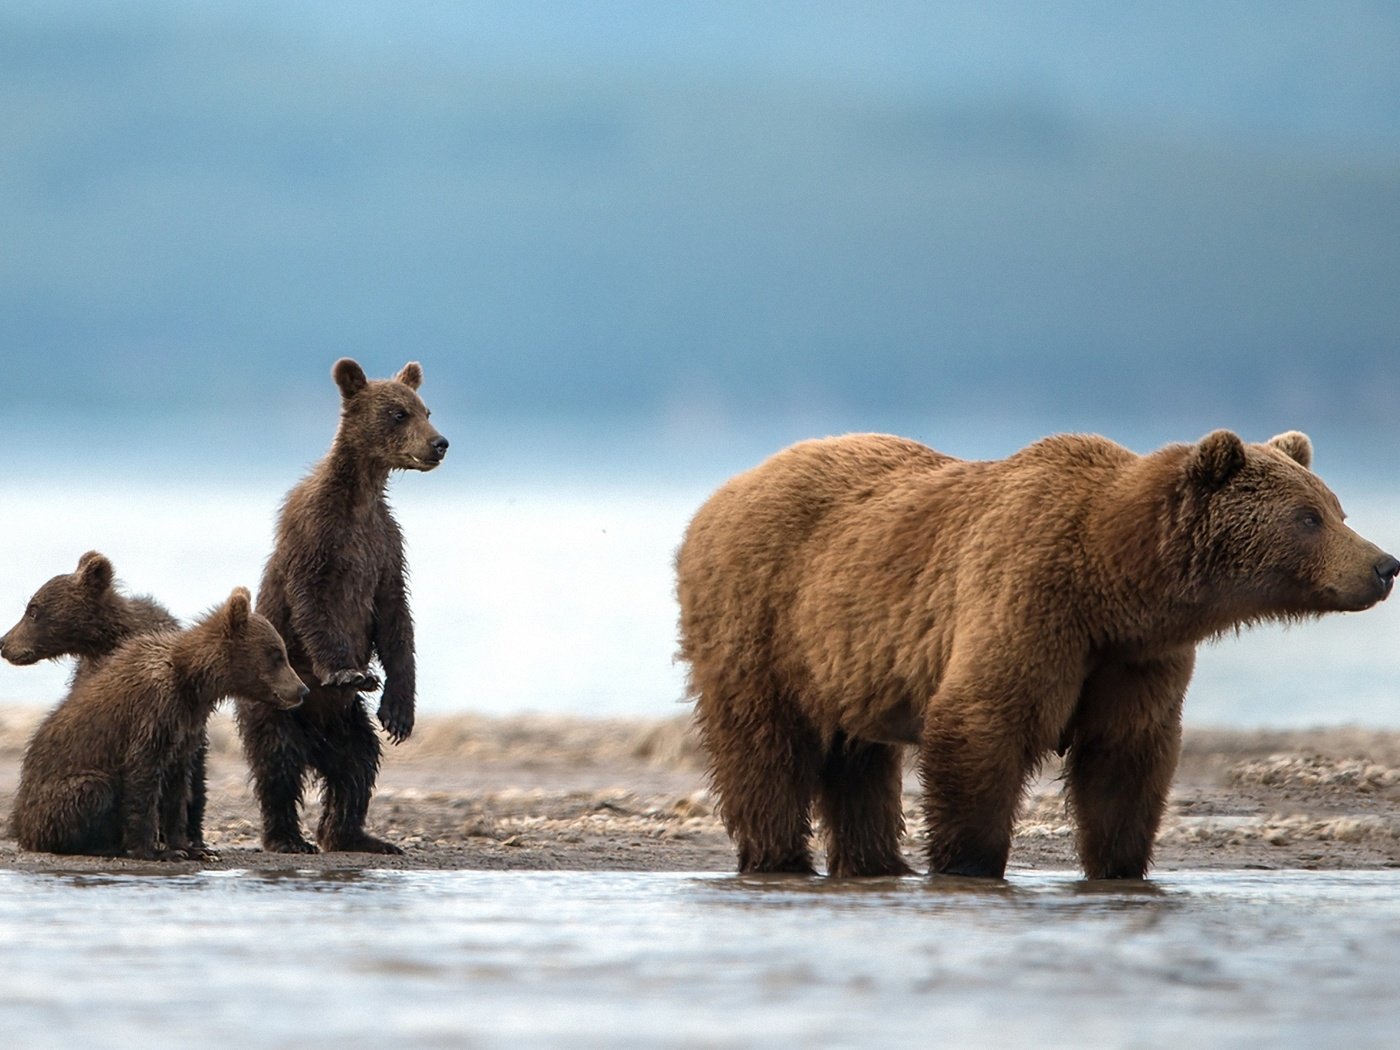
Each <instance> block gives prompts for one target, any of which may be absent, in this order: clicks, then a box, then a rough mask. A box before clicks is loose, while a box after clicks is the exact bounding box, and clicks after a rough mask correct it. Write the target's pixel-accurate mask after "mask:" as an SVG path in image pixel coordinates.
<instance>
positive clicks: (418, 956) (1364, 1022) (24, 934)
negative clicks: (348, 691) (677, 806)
mask: <svg viewBox="0 0 1400 1050" xmlns="http://www.w3.org/2000/svg"><path fill="white" fill-rule="evenodd" d="M79 890H81V891H82V892H76V891H79ZM0 935H3V943H2V944H0V947H3V951H4V957H5V962H6V972H7V974H9V975H11V976H10V977H8V978H7V981H6V982H5V983H4V984H3V985H0V1018H3V1021H4V1024H5V1030H6V1034H7V1043H8V1044H9V1045H16V1046H25V1047H47V1046H53V1047H58V1046H70V1045H77V1044H82V1045H85V1046H119V1047H126V1046H130V1047H138V1046H139V1047H147V1046H149V1045H151V1044H152V1042H154V1041H156V1040H160V1041H167V1040H174V1039H189V1040H192V1041H195V1042H200V1043H202V1042H203V1041H204V1040H205V1039H206V1038H207V1036H208V1033H210V1032H214V1031H217V1032H219V1033H221V1037H222V1038H224V1039H226V1040H228V1041H234V1040H236V1041H238V1042H239V1043H240V1045H242V1046H244V1047H249V1048H252V1047H262V1046H269V1047H270V1046H298V1047H332V1046H334V1047H344V1046H347V1045H352V1046H353V1045H377V1044H381V1043H393V1044H394V1045H395V1046H407V1047H417V1046H438V1045H461V1044H463V1043H473V1042H480V1043H484V1044H492V1045H494V1044H499V1043H504V1042H512V1043H514V1042H524V1043H526V1044H532V1043H533V1044H539V1043H544V1044H551V1043H552V1044H568V1045H584V1046H591V1045H597V1046H604V1045H606V1046H615V1045H639V1046H653V1045H722V1046H745V1045H775V1044H783V1043H790V1044H802V1045H815V1044H821V1045H835V1046H843V1045H851V1046H856V1045H862V1046H863V1045H889V1044H891V1043H894V1042H906V1041H907V1042H909V1043H911V1044H913V1043H916V1042H920V1043H921V1042H926V1041H927V1040H928V1037H929V1035H930V1034H932V1033H937V1035H938V1041H939V1042H963V1043H968V1044H971V1045H986V1044H988V1043H989V1042H993V1043H997V1044H1005V1045H1012V1044H1020V1043H1032V1042H1033V1043H1034V1044H1035V1045H1037V1046H1095V1045H1106V1046H1121V1045H1126V1044H1132V1045H1136V1046H1168V1045H1170V1046H1193V1047H1194V1046H1242V1047H1243V1046H1251V1045H1259V1044H1260V1043H1262V1042H1267V1043H1268V1044H1269V1045H1272V1046H1283V1047H1292V1046H1297V1047H1305V1046H1307V1047H1312V1046H1318V1045H1339V1044H1342V1043H1345V1044H1346V1045H1349V1046H1368V1045H1375V1046H1381V1045H1388V1037H1389V1035H1390V1034H1391V1033H1393V1031H1395V1030H1396V1026H1397V1025H1400V1002H1397V1000H1396V997H1394V996H1393V995H1392V994H1391V993H1390V988H1389V975H1390V974H1393V973H1394V972H1396V969H1397V967H1400V873H1397V872H1351V873H1312V872H1292V873H1275V872H1227V873H1186V874H1180V873H1178V874H1171V875H1163V876H1161V877H1159V878H1157V879H1155V880H1154V881H1153V882H1151V883H1145V884H1144V883H1095V882H1084V881H1081V880H1079V879H1077V878H1075V877H1074V876H1073V875H1071V874H1069V873H1064V874H1043V873H1034V874H1029V873H1020V872H1013V873H1012V875H1011V877H1010V878H1009V879H1008V880H1006V881H1004V882H982V881H977V880H968V879H933V880H927V879H921V878H889V879H872V880H868V881H861V880H853V881H838V880H825V879H800V878H753V877H733V876H695V875H670V874H638V873H601V872H594V873H579V872H568V873H552V872H537V873H525V872H517V873H500V872H405V871H376V870H369V871H335V872H309V871H301V872H297V871H292V872H257V873H253V872H229V871H220V872H207V873H193V874H184V875H179V876H172V877H162V878H149V877H146V876H142V875H125V874H124V875H120V876H100V875H99V876H94V875H77V876H75V875H56V876H55V875H44V874H35V873H20V872H0Z"/></svg>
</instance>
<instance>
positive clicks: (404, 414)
mask: <svg viewBox="0 0 1400 1050" xmlns="http://www.w3.org/2000/svg"><path fill="white" fill-rule="evenodd" d="M393 418H394V422H395V423H402V422H403V421H404V420H405V419H407V418H408V409H406V408H396V409H394V416H393Z"/></svg>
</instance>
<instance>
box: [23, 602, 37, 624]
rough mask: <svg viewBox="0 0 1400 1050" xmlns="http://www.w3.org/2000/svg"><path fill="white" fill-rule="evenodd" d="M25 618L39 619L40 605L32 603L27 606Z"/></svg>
mask: <svg viewBox="0 0 1400 1050" xmlns="http://www.w3.org/2000/svg"><path fill="white" fill-rule="evenodd" d="M24 618H25V619H26V620H37V619H38V618H39V607H38V606H37V605H31V606H29V607H28V608H26V609H25V610H24Z"/></svg>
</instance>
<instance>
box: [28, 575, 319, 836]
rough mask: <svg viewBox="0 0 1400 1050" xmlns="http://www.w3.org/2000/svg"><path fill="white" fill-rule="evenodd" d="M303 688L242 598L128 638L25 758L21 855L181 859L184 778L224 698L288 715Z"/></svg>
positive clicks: (52, 718) (50, 721) (80, 686)
mask: <svg viewBox="0 0 1400 1050" xmlns="http://www.w3.org/2000/svg"><path fill="white" fill-rule="evenodd" d="M305 695H306V687H305V686H304V685H302V683H301V679H300V678H298V677H297V675H296V672H295V671H293V670H292V668H291V665H290V664H289V663H288V662H287V650H286V647H285V646H284V645H283V644H282V639H281V637H280V636H279V635H278V634H277V631H276V630H275V629H274V628H273V627H272V625H271V624H270V623H268V622H267V620H266V619H265V618H264V617H262V616H259V615H257V614H256V613H254V612H253V611H252V600H251V596H250V595H249V593H248V591H247V590H246V589H245V588H242V587H239V588H237V589H236V590H234V592H233V594H232V595H231V596H230V597H229V600H228V601H227V602H225V603H224V605H223V606H221V607H220V608H218V609H216V610H214V611H213V612H212V613H210V614H209V615H208V616H206V617H205V618H204V619H202V620H201V621H200V622H199V623H197V624H195V625H194V626H193V627H191V628H190V629H188V630H185V631H176V630H167V631H157V632H154V633H151V634H145V635H139V636H137V637H136V638H133V639H131V640H130V641H128V642H127V643H126V644H125V645H123V646H121V647H120V648H118V649H117V650H116V652H114V653H112V655H111V656H110V657H108V659H107V660H106V661H105V662H104V663H103V665H102V666H101V667H100V668H98V669H97V670H96V671H94V672H93V673H92V674H91V675H88V676H87V677H85V678H83V679H82V680H81V681H79V682H77V683H76V684H75V685H74V686H73V690H72V692H71V693H69V695H68V698H67V699H66V700H64V701H63V703H61V704H60V705H59V706H58V707H57V708H55V709H54V710H53V712H51V713H50V714H49V716H48V717H47V718H45V719H44V721H43V722H42V723H41V724H40V726H39V728H38V730H37V731H36V732H35V734H34V738H33V740H31V741H30V743H29V747H28V749H27V750H26V751H25V754H24V763H23V765H22V767H21V769H20V783H19V791H18V793H17V794H16V796H15V809H14V833H15V837H16V838H17V839H18V840H19V844H20V845H21V846H22V847H24V848H25V849H31V850H45V851H47V852H50V853H90V854H115V853H124V854H126V855H127V856H131V857H139V858H143V859H148V860H179V859H184V858H186V857H188V856H190V855H191V850H192V843H191V842H190V836H189V833H188V829H189V814H188V807H189V804H190V777H189V769H190V764H191V762H192V760H193V757H194V755H195V753H196V752H197V751H198V749H199V748H200V747H201V745H202V744H203V741H204V731H205V723H206V722H207V721H208V718H209V715H210V713H211V712H212V711H213V710H214V705H215V704H217V703H218V702H219V700H221V699H222V698H223V697H225V696H235V697H239V698H241V699H244V700H247V701H251V702H258V703H265V704H269V705H271V706H274V707H278V708H290V707H295V706H296V705H297V704H299V703H300V702H301V699H302V697H303V696H305Z"/></svg>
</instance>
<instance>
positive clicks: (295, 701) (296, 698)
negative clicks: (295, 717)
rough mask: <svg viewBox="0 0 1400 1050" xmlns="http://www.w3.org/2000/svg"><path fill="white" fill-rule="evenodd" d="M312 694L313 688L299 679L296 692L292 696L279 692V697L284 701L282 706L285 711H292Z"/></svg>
mask: <svg viewBox="0 0 1400 1050" xmlns="http://www.w3.org/2000/svg"><path fill="white" fill-rule="evenodd" d="M310 695H311V690H310V689H308V688H307V687H306V683H305V682H301V681H298V682H297V688H296V692H295V693H293V694H292V695H290V696H287V695H285V694H281V693H279V694H278V695H277V699H278V700H280V701H282V703H281V705H280V706H281V707H282V709H283V710H284V711H290V710H291V709H292V708H294V707H300V706H301V702H302V701H303V700H305V699H306V698H307V697H308V696H310Z"/></svg>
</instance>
